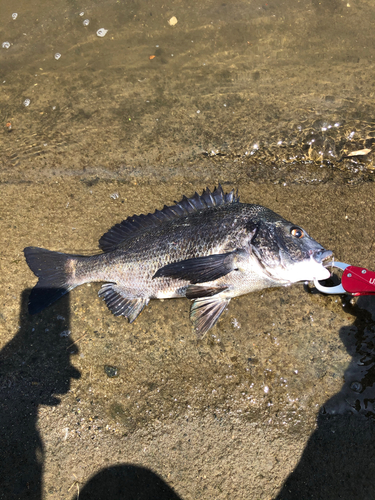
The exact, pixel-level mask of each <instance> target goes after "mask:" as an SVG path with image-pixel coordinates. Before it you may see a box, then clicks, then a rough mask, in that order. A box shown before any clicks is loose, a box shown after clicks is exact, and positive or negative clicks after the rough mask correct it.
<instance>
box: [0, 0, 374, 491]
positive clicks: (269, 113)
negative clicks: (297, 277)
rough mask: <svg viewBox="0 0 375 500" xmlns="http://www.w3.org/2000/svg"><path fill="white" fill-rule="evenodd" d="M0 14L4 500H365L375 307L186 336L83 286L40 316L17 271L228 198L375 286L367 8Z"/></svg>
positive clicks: (343, 304)
mask: <svg viewBox="0 0 375 500" xmlns="http://www.w3.org/2000/svg"><path fill="white" fill-rule="evenodd" d="M0 6H1V21H0V45H1V44H2V43H3V42H7V41H8V42H9V43H10V46H9V48H8V49H6V48H0V82H1V90H2V92H1V94H0V110H1V111H0V114H1V120H2V131H1V146H0V147H1V156H0V162H1V163H0V165H1V169H0V182H1V199H0V206H1V214H0V224H1V228H2V233H3V235H4V237H3V245H2V254H1V255H0V262H1V270H2V287H1V290H2V294H1V299H2V310H1V312H0V339H1V346H2V347H3V349H2V352H1V355H0V356H1V360H2V368H1V390H2V393H3V394H2V398H3V401H5V403H3V411H2V417H0V426H1V428H2V429H3V433H2V434H3V436H4V438H2V439H3V443H2V448H3V449H5V450H16V452H15V453H14V455H12V454H10V453H9V459H7V460H6V461H5V464H4V467H3V471H2V474H3V477H6V478H7V479H6V480H5V479H4V480H2V482H3V492H0V498H7V499H8V498H23V497H26V496H27V494H32V495H33V498H50V499H53V498H61V497H63V498H73V497H74V496H75V495H77V493H78V491H80V498H82V497H83V498H85V495H86V497H87V498H99V497H100V491H101V488H103V490H106V489H107V488H109V487H110V486H111V487H113V485H118V488H120V487H121V488H120V489H122V490H124V488H125V489H126V488H127V489H130V488H134V491H136V492H137V494H140V491H142V492H143V489H144V488H145V484H151V485H152V488H153V490H154V496H155V497H156V498H160V496H161V493H160V491H163V495H164V496H163V498H177V495H178V497H180V498H182V499H184V500H186V499H193V498H215V499H216V498H220V499H221V498H234V497H235V498H254V499H255V498H256V499H259V498H262V499H263V498H264V499H266V498H274V497H276V496H278V498H296V499H297V498H299V499H300V498H310V497H311V498H312V497H313V496H314V495H315V498H321V497H324V498H337V496H338V492H339V493H340V495H341V497H342V498H348V499H349V498H350V499H352V498H361V499H364V498H373V497H374V496H375V485H374V484H373V479H372V477H373V475H372V472H373V471H372V468H373V464H374V463H375V460H374V459H373V457H372V451H371V449H372V448H373V446H372V445H373V434H374V429H373V416H374V401H375V392H374V388H373V384H374V382H375V380H374V372H373V349H374V346H373V338H374V314H375V308H374V300H373V298H372V297H366V298H360V299H358V300H355V301H354V302H353V303H350V301H349V300H344V301H343V300H342V298H340V297H335V296H328V297H325V296H322V295H320V294H316V293H314V291H313V290H311V289H310V290H308V289H304V287H303V285H296V286H294V287H291V288H282V289H275V290H271V291H265V292H264V293H259V294H251V295H248V296H246V297H241V298H240V299H237V300H233V301H232V302H231V304H230V306H229V308H228V311H227V312H226V314H225V315H224V317H223V319H222V320H221V321H220V322H219V323H218V325H217V327H215V328H214V329H213V330H212V331H210V332H209V334H208V335H207V336H206V337H205V338H204V339H203V340H199V341H198V340H197V339H196V337H195V334H194V332H193V330H192V328H191V325H190V322H189V302H188V301H187V300H182V299H181V300H170V301H164V302H161V301H153V302H151V304H150V305H149V306H148V307H147V308H146V309H145V311H144V312H143V313H142V315H141V316H140V317H139V318H138V319H137V321H136V322H135V323H134V324H133V325H128V324H127V323H126V321H125V320H124V319H123V318H115V317H114V316H112V315H111V314H110V312H109V311H108V310H107V308H106V306H105V304H104V303H102V302H101V301H100V300H99V299H98V297H97V293H96V292H97V290H98V288H99V287H98V286H96V285H92V286H90V287H89V286H87V287H86V286H85V287H81V288H80V289H77V290H75V291H74V292H73V293H71V294H70V296H69V297H68V298H66V299H64V300H63V301H61V302H60V303H58V304H56V305H55V306H53V307H51V308H50V309H48V310H47V311H46V312H43V313H42V314H41V315H38V316H36V317H32V318H30V317H29V316H28V315H27V313H26V302H27V293H28V290H29V289H30V287H31V286H32V285H33V284H34V283H35V279H34V276H33V275H32V273H31V272H30V271H29V270H28V268H27V265H26V264H25V262H24V258H23V253H22V250H23V248H24V247H25V246H28V245H35V246H43V247H46V248H50V249H56V250H61V251H67V252H77V253H90V252H95V251H96V249H97V241H98V239H99V237H100V236H101V235H102V234H103V233H104V232H105V231H106V230H107V229H108V228H109V227H111V226H112V225H113V224H115V223H117V222H120V221H121V220H122V219H124V218H126V217H127V216H130V215H132V214H134V213H137V214H139V213H147V212H149V211H153V210H154V209H155V208H161V207H162V206H163V205H164V204H170V203H172V202H173V200H175V199H179V198H180V197H181V196H182V195H184V194H185V195H190V194H192V193H193V192H194V191H196V190H197V191H201V190H202V189H203V188H204V187H205V186H206V185H208V186H210V187H211V188H212V187H213V186H214V185H215V184H217V183H218V182H221V183H222V185H223V187H224V189H226V190H230V189H231V188H232V187H236V188H237V187H238V189H239V194H240V196H241V200H242V201H244V202H248V203H260V204H263V205H265V206H268V207H270V208H271V209H273V210H275V211H276V212H278V213H281V214H282V215H283V216H284V217H285V218H287V219H290V220H293V221H294V222H296V223H297V224H301V225H302V226H303V227H305V228H306V229H307V230H308V232H309V233H310V234H311V235H312V236H313V237H314V238H315V239H317V240H318V241H319V242H320V243H322V244H323V245H324V246H325V247H326V248H330V249H331V250H333V251H334V254H335V257H336V259H338V260H341V261H344V262H350V263H352V264H357V265H362V266H365V267H368V268H373V269H374V258H373V255H374V236H373V235H374V222H373V219H374V218H373V201H372V200H373V196H374V188H373V182H372V181H373V176H374V168H375V167H374V158H373V153H372V143H373V141H374V137H375V127H374V119H373V116H374V84H373V81H374V73H375V71H374V62H373V61H374V48H373V40H372V38H373V37H372V31H373V21H374V18H375V8H374V5H373V3H372V2H370V1H368V2H366V1H365V2H361V3H359V2H354V3H352V2H342V1H341V0H331V1H321V2H318V1H315V0H312V1H311V2H289V1H278V2H273V3H272V2H268V3H267V2H261V1H259V2H258V1H247V2H245V1H231V2H226V3H225V2H213V1H203V2H189V4H188V5H186V4H185V3H183V2H177V1H176V2H172V3H170V4H168V5H167V4H164V3H162V2H135V1H134V2H120V1H106V2H92V3H90V4H86V5H80V4H78V3H77V2H72V1H70V2H60V4H59V5H56V4H55V3H52V2H43V3H41V2H27V3H26V2H24V1H20V2H17V1H15V2H12V3H11V4H10V3H9V2H8V3H5V2H1V3H0ZM82 12H83V13H84V14H83V15H80V14H81V13H82ZM12 13H17V14H18V15H17V17H16V19H13V18H12ZM173 16H175V17H176V18H177V24H175V25H173V26H172V25H170V24H169V23H168V20H170V19H171V18H172V17H173ZM85 20H89V24H88V25H86V26H84V24H83V21H85ZM100 28H105V29H107V30H108V32H107V33H106V34H105V36H104V37H98V36H97V35H96V32H97V30H98V29H100ZM57 53H59V54H61V57H59V58H58V59H56V58H55V54H57ZM152 56H155V57H152ZM26 99H29V101H30V102H29V104H28V105H27V106H25V104H24V103H25V100H26ZM353 153H354V154H353ZM112 375H114V376H112ZM333 435H334V436H335V439H334V440H332V436H333ZM20 457H21V459H22V460H23V462H22V463H25V464H26V465H25V466H22V467H21V466H20V467H15V463H19V458H20ZM22 460H21V461H22ZM124 464H126V465H124ZM312 464H314V465H312ZM319 464H320V468H319ZM115 465H116V466H118V468H116V469H112V467H114V466H115ZM312 467H314V470H315V473H314V474H311V470H312ZM335 467H336V468H335ZM99 471H102V472H101V475H100V476H96V477H95V478H94V479H92V482H91V483H88V480H89V478H90V477H91V476H93V475H94V474H96V473H98V472H99ZM289 475H290V477H289V478H288V476H289ZM159 476H160V477H159ZM311 476H312V477H313V478H314V483H313V484H309V482H308V478H309V477H311ZM134 478H138V479H134ZM42 479H43V483H41V480H42ZM284 484H285V487H283V485H284ZM92 485H94V486H92ZM306 485H308V486H306ZM90 488H93V489H94V492H95V494H96V495H97V496H96V497H95V496H94V493H93V490H90ZM158 488H159V490H158ZM160 488H161V490H160ZM340 488H341V489H340ZM173 490H174V491H175V493H174V492H173ZM279 492H280V493H279ZM1 495H3V496H2V497H1ZM12 495H13V496H12ZM116 495H117V496H118V497H119V498H121V496H119V495H118V494H116V493H113V494H112V497H113V498H116ZM150 495H151V494H150V493H149V497H150V498H151V496H150ZM168 495H169V496H168ZM102 497H103V496H102ZM102 497H101V498H102ZM104 497H105V494H104ZM149 497H147V498H149Z"/></svg>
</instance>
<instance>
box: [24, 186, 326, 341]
mask: <svg viewBox="0 0 375 500" xmlns="http://www.w3.org/2000/svg"><path fill="white" fill-rule="evenodd" d="M99 246H100V248H101V250H102V251H103V253H102V254H99V255H94V256H91V257H90V256H89V257H87V256H79V255H69V254H63V253H59V252H53V251H50V250H46V249H43V248H36V247H27V248H25V250H24V253H25V257H26V261H27V263H28V265H29V267H30V269H31V270H32V271H33V272H34V274H35V275H36V276H37V277H38V278H39V281H38V283H37V284H36V285H35V287H34V289H33V290H32V292H31V294H30V299H29V312H30V313H31V314H35V313H38V312H40V311H41V310H43V309H44V308H45V307H47V306H49V305H50V304H52V303H53V302H55V301H56V300H58V299H59V298H60V297H62V296H63V295H64V294H65V293H67V292H69V291H70V290H72V289H73V288H75V287H76V286H78V285H81V284H84V283H89V282H95V281H99V282H105V284H104V285H103V286H102V288H101V289H100V291H99V296H100V297H101V298H103V299H104V301H105V302H106V304H107V306H108V308H109V309H110V310H111V311H112V313H113V314H115V315H116V316H120V315H122V316H125V317H126V318H127V319H128V320H129V322H133V321H134V320H135V318H136V317H137V316H138V315H139V314H140V312H141V311H142V309H143V308H144V307H145V306H146V305H147V304H148V302H149V301H150V299H162V298H163V299H164V298H176V297H187V298H189V299H191V300H193V304H192V307H191V315H190V317H191V320H192V322H193V325H194V327H195V330H196V332H197V334H198V335H199V336H202V335H204V334H205V333H206V332H207V331H208V330H209V329H210V328H212V327H213V326H214V324H215V323H216V322H217V320H218V319H219V317H220V315H221V313H222V312H223V311H224V309H225V307H226V306H227V305H228V304H229V301H230V300H231V298H233V297H236V296H239V295H243V294H246V293H249V292H253V291H256V290H261V289H263V288H267V287H273V286H280V285H288V284H291V283H295V282H297V281H306V280H313V279H319V280H321V279H325V278H327V277H329V271H328V270H327V269H326V268H325V267H324V265H323V261H324V260H326V259H328V258H329V257H330V256H331V255H332V253H331V252H330V251H327V250H325V249H324V248H323V247H322V246H321V245H319V243H317V242H316V241H315V240H313V239H312V238H311V237H310V236H309V235H308V234H307V233H306V231H304V230H303V229H302V228H300V227H299V226H296V225H294V224H292V223H290V222H288V221H286V220H285V219H283V218H282V217H281V216H280V215H278V214H276V213H275V212H272V210H269V209H268V208H265V207H262V206H260V205H250V204H244V203H240V201H239V197H238V196H237V195H235V193H234V191H231V192H230V193H224V191H223V190H222V188H221V186H219V187H218V188H216V189H215V190H214V191H213V192H211V191H210V190H209V189H206V190H205V191H203V193H202V195H198V194H197V193H195V195H194V196H193V197H191V198H186V197H184V198H183V199H182V200H181V201H180V202H179V203H176V204H175V205H173V206H170V207H167V206H164V208H163V209H162V210H156V211H155V212H154V213H153V214H148V215H134V216H133V217H129V218H128V219H126V220H124V221H123V222H121V223H120V224H116V225H115V226H113V227H112V228H111V229H110V230H109V231H108V232H107V233H105V234H104V235H103V236H102V237H101V239H100V241H99Z"/></svg>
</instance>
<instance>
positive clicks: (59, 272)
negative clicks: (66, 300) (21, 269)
mask: <svg viewBox="0 0 375 500" xmlns="http://www.w3.org/2000/svg"><path fill="white" fill-rule="evenodd" d="M24 254H25V258H26V262H27V263H28V265H29V267H30V269H31V270H32V272H33V273H34V274H35V276H37V277H38V278H39V281H38V283H37V284H36V285H35V287H34V288H33V289H32V290H31V293H30V297H29V313H30V314H36V313H38V312H40V311H42V310H43V309H45V308H46V307H48V306H49V305H51V304H52V303H53V302H55V301H56V300H58V299H60V298H61V297H62V296H63V295H65V294H66V293H68V292H69V291H70V290H72V289H73V288H74V287H76V286H77V284H78V283H75V284H73V283H74V268H75V265H74V262H75V261H77V257H76V256H75V255H68V254H65V253H60V252H52V251H50V250H45V249H44V248H37V247H27V248H25V249H24Z"/></svg>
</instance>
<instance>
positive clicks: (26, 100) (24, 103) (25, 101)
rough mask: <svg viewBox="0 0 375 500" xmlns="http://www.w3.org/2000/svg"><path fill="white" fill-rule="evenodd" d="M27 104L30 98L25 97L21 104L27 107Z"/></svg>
mask: <svg viewBox="0 0 375 500" xmlns="http://www.w3.org/2000/svg"><path fill="white" fill-rule="evenodd" d="M29 104H30V99H25V100H24V101H23V105H24V106H26V107H27V106H29Z"/></svg>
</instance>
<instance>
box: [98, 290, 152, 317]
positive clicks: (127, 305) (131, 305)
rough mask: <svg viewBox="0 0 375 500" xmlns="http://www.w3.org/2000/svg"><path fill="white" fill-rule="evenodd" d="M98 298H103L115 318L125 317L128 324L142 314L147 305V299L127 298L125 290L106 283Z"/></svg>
mask: <svg viewBox="0 0 375 500" xmlns="http://www.w3.org/2000/svg"><path fill="white" fill-rule="evenodd" d="M98 295H99V297H101V298H103V299H104V301H105V303H106V304H107V306H108V309H110V311H112V313H113V314H114V315H115V316H125V317H126V318H128V321H129V323H133V321H134V320H135V318H136V317H137V316H138V314H140V313H141V312H142V309H143V308H144V307H145V306H146V305H147V304H148V303H149V300H150V299H148V298H143V297H141V298H132V297H128V296H127V293H126V291H125V290H123V289H121V287H119V286H118V285H115V284H114V283H107V284H105V285H103V286H102V287H101V289H100V290H99V294H98Z"/></svg>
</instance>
